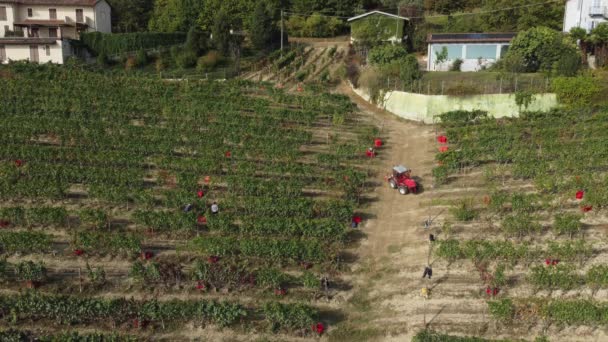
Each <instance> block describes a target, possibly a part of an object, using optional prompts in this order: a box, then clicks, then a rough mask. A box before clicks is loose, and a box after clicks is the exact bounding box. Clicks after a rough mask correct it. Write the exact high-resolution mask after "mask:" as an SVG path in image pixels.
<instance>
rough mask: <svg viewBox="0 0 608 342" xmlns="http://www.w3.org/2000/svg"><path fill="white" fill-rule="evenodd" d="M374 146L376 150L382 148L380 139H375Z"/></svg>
mask: <svg viewBox="0 0 608 342" xmlns="http://www.w3.org/2000/svg"><path fill="white" fill-rule="evenodd" d="M374 146H375V147H376V148H378V147H382V139H376V140H374Z"/></svg>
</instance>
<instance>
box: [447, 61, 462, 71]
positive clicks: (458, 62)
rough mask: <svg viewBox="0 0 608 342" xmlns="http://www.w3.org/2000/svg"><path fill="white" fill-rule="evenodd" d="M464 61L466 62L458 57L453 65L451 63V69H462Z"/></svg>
mask: <svg viewBox="0 0 608 342" xmlns="http://www.w3.org/2000/svg"><path fill="white" fill-rule="evenodd" d="M462 63H464V61H463V60H462V59H460V58H456V59H455V60H454V62H452V65H450V71H461V70H460V68H461V67H462Z"/></svg>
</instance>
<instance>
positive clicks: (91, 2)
mask: <svg viewBox="0 0 608 342" xmlns="http://www.w3.org/2000/svg"><path fill="white" fill-rule="evenodd" d="M99 1H101V0H0V3H8V4H20V5H49V6H53V5H54V6H95V5H96V4H97V3H98V2H99Z"/></svg>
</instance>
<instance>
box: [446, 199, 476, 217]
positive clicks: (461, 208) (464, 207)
mask: <svg viewBox="0 0 608 342" xmlns="http://www.w3.org/2000/svg"><path fill="white" fill-rule="evenodd" d="M450 213H451V214H452V215H453V216H454V218H455V219H456V220H458V221H472V220H474V219H475V218H476V217H477V214H478V213H477V211H476V210H475V208H473V202H472V201H471V200H462V201H460V203H458V204H457V205H456V207H453V208H450Z"/></svg>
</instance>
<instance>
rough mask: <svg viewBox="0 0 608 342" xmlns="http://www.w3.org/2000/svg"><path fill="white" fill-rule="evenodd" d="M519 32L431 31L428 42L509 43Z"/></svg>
mask: <svg viewBox="0 0 608 342" xmlns="http://www.w3.org/2000/svg"><path fill="white" fill-rule="evenodd" d="M516 35H517V33H512V32H506V33H502V32H501V33H431V34H429V35H428V37H427V40H426V41H427V42H428V43H508V42H510V41H511V40H513V38H515V36H516Z"/></svg>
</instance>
